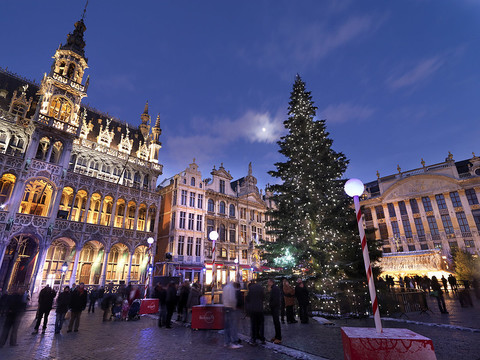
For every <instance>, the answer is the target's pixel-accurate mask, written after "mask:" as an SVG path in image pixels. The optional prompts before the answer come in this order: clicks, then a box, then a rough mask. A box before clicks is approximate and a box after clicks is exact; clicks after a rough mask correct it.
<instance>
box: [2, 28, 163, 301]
mask: <svg viewBox="0 0 480 360" xmlns="http://www.w3.org/2000/svg"><path fill="white" fill-rule="evenodd" d="M85 30H86V26H85V24H84V22H83V19H82V20H80V21H78V22H76V23H75V29H74V31H73V32H72V33H70V34H68V37H67V41H66V43H65V44H63V45H61V46H60V47H59V48H58V49H57V50H56V51H55V55H54V57H53V63H52V67H51V69H50V71H49V73H48V74H45V75H44V77H43V80H42V82H41V84H36V83H33V82H31V81H28V80H26V79H23V78H21V77H19V76H17V75H15V74H12V73H10V72H8V71H6V70H0V235H1V237H0V265H1V266H0V288H2V289H7V288H9V287H12V286H16V285H27V286H29V287H30V289H31V291H32V292H33V291H35V292H36V291H38V289H39V288H40V287H41V286H43V285H44V284H46V283H50V284H52V285H54V284H58V283H60V281H61V277H62V272H61V267H62V265H63V264H66V265H67V266H68V270H67V271H66V273H65V276H64V280H65V282H68V283H70V284H72V283H74V282H84V283H86V284H95V285H103V284H105V281H113V282H114V283H119V282H121V281H130V280H131V281H143V279H144V277H145V273H146V270H147V267H148V261H149V256H148V254H147V246H148V245H147V238H149V237H153V238H154V239H156V233H157V227H158V218H159V215H160V213H159V204H160V195H159V194H158V193H157V192H156V181H157V178H158V176H159V175H160V174H161V173H162V166H161V165H160V164H158V153H159V150H160V148H161V143H160V141H159V136H160V134H161V129H160V119H159V118H157V120H156V122H155V125H154V126H153V127H152V126H151V124H150V122H151V119H150V115H149V114H148V103H147V105H145V109H144V112H143V113H142V114H141V116H140V117H141V125H140V126H139V127H138V128H134V127H132V126H130V125H128V124H126V123H124V122H121V121H119V120H117V119H113V118H111V117H110V116H107V115H105V114H103V113H101V112H99V111H97V110H95V109H92V108H89V107H88V106H84V105H82V103H81V101H82V99H83V98H84V97H86V96H87V90H88V84H89V78H88V77H87V78H86V79H85V76H84V75H85V70H86V69H87V68H88V65H87V64H88V59H87V58H86V57H85V52H84V48H85V41H84V37H83V36H84V32H85Z"/></svg>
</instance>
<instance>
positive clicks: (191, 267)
mask: <svg viewBox="0 0 480 360" xmlns="http://www.w3.org/2000/svg"><path fill="white" fill-rule="evenodd" d="M202 269H203V267H201V266H180V267H179V268H178V270H202Z"/></svg>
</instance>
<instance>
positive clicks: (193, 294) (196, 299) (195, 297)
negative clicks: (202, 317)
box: [185, 283, 201, 324]
mask: <svg viewBox="0 0 480 360" xmlns="http://www.w3.org/2000/svg"><path fill="white" fill-rule="evenodd" d="M200 296H201V294H200V288H199V285H198V284H197V283H193V285H192V288H191V289H190V292H189V294H188V299H187V314H186V315H185V317H186V319H185V322H186V323H187V324H188V323H190V318H191V315H190V314H191V313H192V307H193V306H197V305H200Z"/></svg>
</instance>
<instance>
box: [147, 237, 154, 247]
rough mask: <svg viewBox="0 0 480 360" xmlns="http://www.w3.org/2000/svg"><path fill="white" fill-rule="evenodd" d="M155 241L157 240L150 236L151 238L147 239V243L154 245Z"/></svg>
mask: <svg viewBox="0 0 480 360" xmlns="http://www.w3.org/2000/svg"><path fill="white" fill-rule="evenodd" d="M154 241H155V240H154V239H153V237H149V238H148V239H147V243H148V244H149V245H152V244H153V242H154Z"/></svg>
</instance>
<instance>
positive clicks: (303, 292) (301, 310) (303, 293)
mask: <svg viewBox="0 0 480 360" xmlns="http://www.w3.org/2000/svg"><path fill="white" fill-rule="evenodd" d="M295 297H296V298H297V302H298V316H299V317H300V322H301V323H302V324H308V303H309V300H308V290H307V288H306V287H305V284H304V283H303V281H302V279H298V280H297V286H295Z"/></svg>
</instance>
